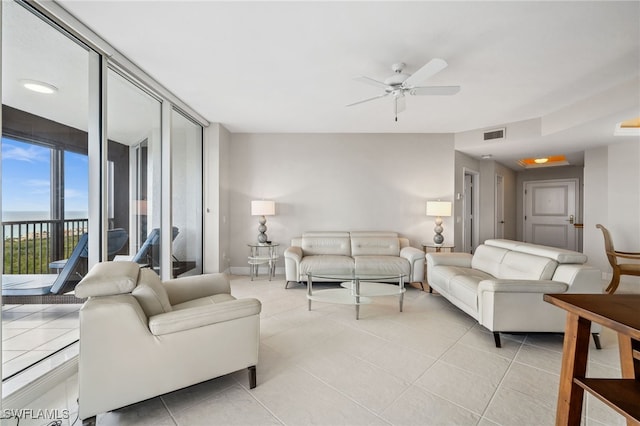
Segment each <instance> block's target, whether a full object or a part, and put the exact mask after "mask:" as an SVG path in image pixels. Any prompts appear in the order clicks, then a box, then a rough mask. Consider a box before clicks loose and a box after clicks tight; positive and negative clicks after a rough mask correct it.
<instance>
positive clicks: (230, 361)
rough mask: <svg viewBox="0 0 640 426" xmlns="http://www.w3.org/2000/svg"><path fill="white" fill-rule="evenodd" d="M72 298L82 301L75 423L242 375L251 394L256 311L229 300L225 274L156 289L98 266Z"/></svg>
mask: <svg viewBox="0 0 640 426" xmlns="http://www.w3.org/2000/svg"><path fill="white" fill-rule="evenodd" d="M75 292H76V296H78V297H82V298H84V297H88V300H87V301H86V302H85V304H84V305H83V306H82V309H81V310H80V356H79V367H78V387H79V391H78V392H79V418H80V419H81V420H85V419H89V418H91V417H94V416H95V415H96V414H98V413H103V412H105V411H110V410H114V409H116V408H120V407H123V406H126V405H129V404H133V403H135V402H138V401H142V400H145V399H148V398H152V397H155V396H158V395H161V394H164V393H166V392H170V391H174V390H177V389H181V388H184V387H186V386H191V385H193V384H196V383H200V382H203V381H205V380H209V379H213V378H214V377H218V376H222V375H224V374H228V373H231V372H234V371H238V370H241V369H245V368H247V369H248V371H249V387H250V388H253V387H255V386H256V365H257V363H258V345H259V342H260V311H261V304H260V301H259V300H257V299H236V298H234V297H233V296H232V295H231V294H230V287H229V280H228V279H227V277H226V276H225V275H224V274H206V275H196V276H190V277H184V278H177V279H173V280H168V281H164V282H161V281H160V278H159V277H158V275H157V274H156V273H155V272H153V270H151V269H147V268H144V269H141V268H140V265H138V264H137V263H135V262H126V261H123V262H104V263H98V264H97V265H95V266H94V267H93V268H92V269H91V271H90V272H89V273H88V274H87V275H86V276H85V277H84V278H83V279H82V281H81V282H80V283H79V284H78V285H77V286H76V289H75ZM94 420H95V419H94ZM83 423H84V422H83Z"/></svg>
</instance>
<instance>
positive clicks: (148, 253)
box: [131, 226, 180, 266]
mask: <svg viewBox="0 0 640 426" xmlns="http://www.w3.org/2000/svg"><path fill="white" fill-rule="evenodd" d="M179 233H180V230H179V229H178V227H176V226H174V227H173V229H172V235H171V241H173V240H175V239H176V237H177V236H178V234H179ZM159 245H160V228H153V229H152V230H151V232H149V234H148V235H147V239H146V240H145V242H144V243H143V244H142V246H140V249H139V250H138V252H137V253H136V254H135V256H133V258H132V259H131V261H132V262H136V263H147V264H149V265H150V266H156V265H157V264H158V256H159V251H158V246H159Z"/></svg>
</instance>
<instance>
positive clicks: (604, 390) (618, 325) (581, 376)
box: [544, 294, 640, 426]
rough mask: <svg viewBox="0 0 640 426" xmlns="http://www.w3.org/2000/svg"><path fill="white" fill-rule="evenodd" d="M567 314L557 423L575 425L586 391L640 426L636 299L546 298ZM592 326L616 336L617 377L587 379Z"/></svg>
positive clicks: (601, 296)
mask: <svg viewBox="0 0 640 426" xmlns="http://www.w3.org/2000/svg"><path fill="white" fill-rule="evenodd" d="M544 300H545V301H547V302H549V303H551V304H553V305H556V306H558V307H560V308H562V309H564V310H566V311H567V325H566V329H565V335H564V346H563V350H562V370H561V373H560V389H559V392H558V409H557V413H556V425H558V426H559V425H579V424H580V420H581V415H582V402H583V395H584V391H585V390H586V391H588V392H590V393H592V394H593V395H594V396H596V397H597V398H598V399H599V400H601V401H602V402H604V403H605V404H607V405H608V406H609V407H611V408H613V409H614V410H616V411H617V412H618V413H620V414H622V415H623V416H624V417H625V418H626V419H627V424H628V425H640V295H623V294H620V295H618V294H545V295H544ZM591 322H596V323H598V324H601V325H603V326H604V327H608V328H610V329H612V330H614V331H616V332H617V333H618V345H619V350H620V367H621V370H622V378H621V379H595V378H587V377H585V374H586V370H587V356H588V352H589V335H590V333H591Z"/></svg>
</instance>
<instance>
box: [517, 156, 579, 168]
mask: <svg viewBox="0 0 640 426" xmlns="http://www.w3.org/2000/svg"><path fill="white" fill-rule="evenodd" d="M518 164H520V165H521V166H522V167H524V168H526V169H531V168H535V167H551V166H566V165H568V164H569V162H568V161H567V158H566V157H565V156H564V155H550V156H548V157H535V158H523V159H522V160H518Z"/></svg>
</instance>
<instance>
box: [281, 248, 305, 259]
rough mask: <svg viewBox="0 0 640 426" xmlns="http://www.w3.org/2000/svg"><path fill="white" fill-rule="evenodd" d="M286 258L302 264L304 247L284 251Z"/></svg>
mask: <svg viewBox="0 0 640 426" xmlns="http://www.w3.org/2000/svg"><path fill="white" fill-rule="evenodd" d="M284 258H285V259H292V260H294V261H295V262H296V263H300V261H301V260H302V247H296V246H292V247H287V249H286V250H285V251H284Z"/></svg>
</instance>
